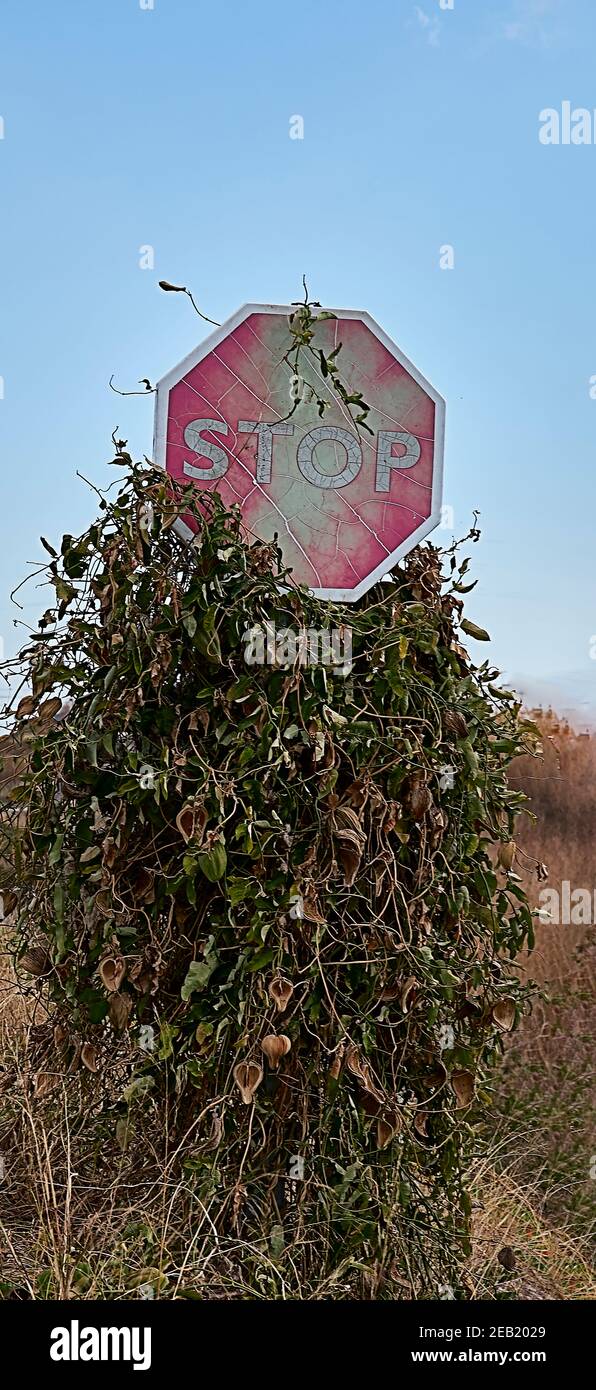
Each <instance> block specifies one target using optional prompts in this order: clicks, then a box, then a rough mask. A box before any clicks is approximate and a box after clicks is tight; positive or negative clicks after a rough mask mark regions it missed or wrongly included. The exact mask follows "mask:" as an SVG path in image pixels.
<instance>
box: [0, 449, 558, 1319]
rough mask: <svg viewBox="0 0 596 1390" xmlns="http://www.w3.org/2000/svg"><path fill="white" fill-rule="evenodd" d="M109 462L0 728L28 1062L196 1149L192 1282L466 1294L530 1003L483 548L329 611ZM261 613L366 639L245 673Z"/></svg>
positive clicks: (187, 499)
mask: <svg viewBox="0 0 596 1390" xmlns="http://www.w3.org/2000/svg"><path fill="white" fill-rule="evenodd" d="M115 463H116V464H117V465H120V467H121V469H123V471H124V477H123V478H121V480H120V483H119V484H118V487H119V491H118V492H117V496H116V497H115V499H112V497H111V490H110V491H108V492H107V493H106V494H104V495H102V496H101V500H100V504H99V516H98V519H97V520H96V521H95V522H94V524H93V525H92V526H91V527H90V528H89V529H88V530H87V531H86V532H85V534H84V535H82V536H81V537H80V538H78V539H73V537H72V536H65V537H64V539H63V541H62V546H61V551H60V554H59V555H58V554H57V553H55V552H53V551H51V547H48V543H47V542H44V544H45V545H46V548H49V549H50V551H51V554H52V559H51V561H50V563H49V565H48V579H49V582H50V584H51V585H52V586H53V588H54V590H55V599H54V601H53V604H52V606H51V607H50V608H49V609H48V610H47V612H46V613H45V614H44V616H43V617H42V619H41V621H40V623H39V628H38V631H37V632H35V633H34V634H33V635H32V638H31V640H30V642H29V643H28V645H27V646H26V647H25V648H24V650H23V651H22V652H21V654H20V657H19V661H18V663H17V665H18V671H19V675H20V677H21V679H22V682H24V683H25V685H26V687H27V690H28V691H30V692H31V693H27V694H26V695H25V696H24V697H22V698H21V699H20V702H19V703H18V705H17V707H16V710H14V709H13V706H14V703H15V700H16V699H18V696H17V697H15V700H13V701H12V703H11V705H10V706H9V708H8V710H7V711H6V714H5V718H6V724H7V730H8V735H7V737H8V739H9V744H10V747H9V746H8V745H6V750H5V751H8V752H9V753H10V755H11V759H12V761H11V762H10V775H11V779H12V787H11V790H10V809H8V810H7V811H6V812H5V815H4V819H3V826H2V829H3V840H4V847H3V863H4V869H3V890H4V900H5V911H7V910H8V911H10V912H12V914H13V920H14V924H15V925H14V928H13V939H14V954H15V960H16V963H17V970H18V972H19V974H20V977H21V978H24V976H25V975H27V978H28V979H29V980H30V979H31V977H33V979H34V981H35V983H34V985H33V986H31V985H29V988H30V989H34V990H37V991H40V992H41V996H42V997H43V998H45V999H46V1000H47V1002H48V1005H49V1008H50V1020H51V1027H48V1028H47V1029H46V1032H45V1034H44V1033H43V1029H42V1030H41V1032H42V1034H43V1036H44V1038H45V1043H44V1046H45V1048H46V1055H45V1059H41V1060H40V1057H39V1055H38V1056H37V1064H38V1065H39V1068H40V1072H39V1073H38V1075H41V1076H42V1077H43V1076H48V1075H51V1074H52V1073H66V1072H71V1073H72V1072H74V1071H77V1073H78V1074H79V1075H82V1076H85V1077H86V1078H87V1080H86V1085H87V1086H88V1087H89V1093H90V1095H91V1094H93V1095H94V1096H97V1094H98V1093H99V1095H100V1098H101V1104H102V1106H103V1121H102V1123H103V1125H104V1128H105V1124H106V1116H107V1118H108V1120H109V1121H110V1124H112V1126H113V1129H114V1133H115V1135H116V1138H117V1140H118V1142H119V1143H120V1145H121V1146H122V1145H125V1144H127V1143H128V1144H130V1142H131V1135H134V1133H135V1130H136V1128H138V1129H139V1132H140V1131H141V1129H142V1125H143V1123H147V1121H148V1122H149V1123H150V1124H151V1126H152V1130H153V1142H154V1143H155V1135H156V1133H157V1134H159V1132H160V1128H161V1129H163V1131H164V1132H165V1129H166V1127H167V1130H168V1134H169V1135H170V1136H171V1135H172V1134H179V1135H181V1136H186V1137H185V1138H184V1140H183V1142H181V1144H180V1154H179V1161H180V1165H181V1170H182V1172H183V1174H184V1175H185V1176H186V1180H187V1181H188V1183H189V1186H190V1189H191V1190H192V1192H193V1194H194V1196H195V1197H198V1198H199V1200H200V1203H201V1211H202V1212H208V1231H209V1232H211V1233H212V1249H211V1251H210V1255H209V1259H208V1261H207V1263H206V1272H205V1278H204V1280H203V1283H202V1286H201V1290H200V1292H201V1296H203V1297H235V1296H257V1297H258V1296H263V1297H268V1298H270V1297H278V1296H279V1297H282V1296H284V1297H287V1296H300V1297H303V1296H304V1297H308V1296H310V1295H311V1293H312V1290H314V1289H315V1288H316V1289H317V1291H318V1296H319V1297H323V1298H326V1297H327V1298H338V1297H345V1296H352V1297H372V1298H396V1297H399V1296H400V1290H403V1285H404V1282H407V1285H408V1288H409V1289H411V1290H413V1291H414V1295H415V1296H416V1295H424V1294H426V1295H427V1296H428V1295H430V1296H431V1297H432V1296H435V1297H436V1296H438V1295H440V1291H441V1289H443V1290H445V1289H447V1292H448V1295H449V1292H450V1290H451V1289H453V1290H454V1292H455V1294H456V1296H458V1295H459V1296H465V1281H464V1278H463V1276H462V1273H461V1269H462V1258H463V1257H464V1256H465V1254H466V1252H467V1249H468V1239H469V1215H470V1200H469V1197H468V1194H467V1191H466V1183H465V1170H466V1165H467V1161H468V1158H469V1157H470V1156H471V1154H472V1153H473V1151H474V1149H475V1146H476V1143H477V1139H476V1128H475V1121H476V1119H477V1117H478V1116H479V1115H480V1114H481V1113H482V1103H483V1100H484V1099H485V1094H484V1092H483V1078H484V1077H485V1075H486V1074H487V1071H488V1068H489V1067H490V1066H491V1065H492V1063H493V1062H494V1059H495V1056H497V1055H498V1054H499V1053H500V1050H501V1047H502V1037H503V1035H504V1034H505V1033H507V1032H508V1031H509V1030H510V1029H511V1028H512V1027H513V1026H514V1023H515V1021H516V1019H517V1018H518V1017H519V1015H520V1012H521V1011H523V1008H524V1002H525V999H526V997H527V991H526V990H525V988H522V987H521V986H520V985H519V984H518V982H517V979H516V976H515V970H514V966H513V965H512V962H513V960H514V958H515V956H516V955H517V954H518V952H519V951H520V950H521V949H522V947H523V945H524V943H525V942H526V941H527V940H528V939H530V940H531V928H532V916H531V913H530V911H529V908H528V906H527V903H526V901H525V898H524V894H523V892H522V890H521V887H520V884H519V880H518V879H517V877H516V875H515V874H514V873H513V871H512V867H511V865H512V855H513V844H512V835H513V831H514V820H515V814H516V810H517V808H518V807H519V805H520V804H521V803H522V801H523V797H522V796H521V795H520V794H519V793H512V792H511V791H510V790H509V789H508V785H507V779H506V768H507V765H508V763H509V761H510V759H511V758H512V757H513V756H515V755H516V754H518V753H520V752H523V751H524V749H527V748H529V747H530V746H531V742H532V738H533V734H532V727H531V726H530V725H524V724H522V723H520V721H519V707H518V706H517V705H516V703H515V701H514V699H513V697H512V696H511V695H510V694H508V693H507V692H502V691H501V690H499V688H498V687H496V686H495V685H494V680H495V678H496V676H497V674H498V673H497V672H496V671H494V670H491V669H490V668H489V665H488V664H487V663H484V664H483V665H482V666H480V667H479V668H476V667H475V666H474V665H473V664H472V662H471V660H470V658H469V657H468V655H467V653H466V651H465V650H464V648H463V647H462V646H461V645H460V643H459V640H458V624H459V623H460V621H461V610H462V599H461V597H460V595H461V593H462V592H465V591H466V586H465V584H462V577H463V574H464V572H465V569H466V568H467V564H468V561H467V560H464V561H462V562H459V560H458V552H457V551H456V549H455V548H453V549H452V551H450V552H448V553H447V557H446V559H447V561H448V565H447V570H448V574H449V577H448V578H447V579H446V578H444V576H443V572H442V557H441V555H440V553H439V552H438V551H437V550H436V549H435V548H434V547H433V546H431V545H428V546H425V547H424V548H419V549H417V550H415V551H414V552H412V553H411V554H410V556H409V557H408V560H407V561H406V562H405V564H404V565H403V566H401V567H400V568H399V570H398V571H397V572H396V574H395V575H394V577H393V580H392V582H390V583H384V584H379V585H377V586H376V587H375V588H374V589H373V590H372V591H371V592H370V593H369V594H368V595H367V596H366V598H364V599H362V600H361V601H360V602H359V603H358V604H356V605H354V606H351V607H350V608H349V609H348V608H343V609H342V608H340V607H338V606H337V605H331V604H321V603H320V602H317V601H316V600H314V599H312V598H311V597H310V595H309V594H308V593H307V592H305V591H303V590H299V589H297V588H295V587H294V586H293V585H292V580H291V575H288V574H284V573H283V571H282V570H281V568H280V563H281V556H280V552H279V550H278V548H277V546H276V544H275V541H273V542H272V543H271V544H264V543H262V542H256V543H254V544H248V543H247V542H246V540H245V539H244V538H243V535H242V533H241V528H240V521H239V517H238V516H237V515H236V514H235V513H233V512H232V513H230V512H226V511H225V510H224V509H223V507H222V505H221V503H220V501H219V499H218V497H217V495H216V494H209V495H206V496H204V497H203V498H199V497H198V496H197V494H196V492H195V491H194V489H193V488H189V489H185V490H184V491H177V490H174V489H173V488H172V486H171V484H170V480H169V479H167V478H166V477H165V475H164V474H163V473H162V472H161V470H158V469H154V468H152V467H150V466H141V465H136V464H133V463H132V461H131V460H130V458H129V456H128V454H126V452H125V446H124V444H123V443H119V445H118V452H117V456H116V459H115ZM183 516H184V517H186V519H187V520H189V519H192V524H193V526H194V527H196V528H197V530H196V536H195V539H194V541H193V542H192V543H191V544H189V543H188V541H186V540H184V539H181V538H180V535H179V533H178V530H177V528H176V525H175V523H176V521H177V519H178V518H180V517H183ZM472 534H473V535H474V534H476V533H472ZM267 622H272V623H274V625H275V629H276V630H277V632H279V631H280V630H283V629H287V628H291V629H293V630H294V631H296V630H297V631H303V630H304V629H308V628H312V627H314V628H317V629H318V628H320V627H321V626H324V627H329V628H331V627H335V628H338V627H340V626H341V624H349V625H350V627H351V630H352V642H353V670H352V672H351V673H350V674H349V675H346V674H345V673H343V674H340V673H339V672H338V671H334V670H332V669H331V668H330V667H326V666H323V665H319V666H317V667H310V666H308V665H302V664H300V662H299V661H295V662H294V663H293V664H292V665H290V666H287V665H286V666H284V665H283V664H281V665H280V662H279V660H278V661H276V662H274V664H263V665H253V666H248V665H247V663H246V661H245V651H244V647H243V643H245V641H246V633H247V630H248V631H250V630H254V629H255V628H256V627H257V628H261V629H262V628H264V625H265V624H266V623H267ZM463 629H464V631H468V632H469V633H471V634H472V635H478V629H476V628H475V627H474V626H473V625H472V624H466V623H465V622H464V624H463ZM481 635H483V634H481ZM484 635H485V634H484ZM253 636H254V631H253ZM8 674H9V676H10V678H11V679H12V680H14V676H15V670H14V668H11V670H10V671H9V672H8ZM21 688H22V686H21ZM19 693H20V691H19ZM495 840H497V841H500V842H501V848H500V856H499V858H500V865H498V866H497V867H495V865H494V863H493V860H492V858H491V856H490V855H489V848H490V846H491V845H492V844H493V843H494V841H495ZM493 858H494V856H493ZM39 1089H40V1092H41V1093H43V1092H44V1091H45V1090H46V1089H47V1088H46V1086H45V1084H44V1083H43V1082H42V1083H41V1085H40V1087H39ZM40 1103H41V1102H40ZM110 1116H111V1120H110Z"/></svg>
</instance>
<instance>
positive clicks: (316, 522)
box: [154, 304, 445, 602]
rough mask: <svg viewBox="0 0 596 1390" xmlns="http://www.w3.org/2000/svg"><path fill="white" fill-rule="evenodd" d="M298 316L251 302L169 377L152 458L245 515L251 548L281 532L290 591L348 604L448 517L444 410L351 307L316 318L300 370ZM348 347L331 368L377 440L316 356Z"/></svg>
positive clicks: (161, 387) (161, 389) (160, 399)
mask: <svg viewBox="0 0 596 1390" xmlns="http://www.w3.org/2000/svg"><path fill="white" fill-rule="evenodd" d="M315 312H316V311H315ZM327 312H329V311H327ZM293 313H295V307H294V308H291V307H290V306H287V305H285V306H284V305H273V304H245V305H244V307H243V308H242V309H239V310H238V312H237V313H236V314H234V316H233V317H232V318H231V319H228V321H227V323H225V324H223V326H222V327H221V328H218V329H217V331H216V332H215V333H212V334H210V336H209V337H208V338H207V339H206V340H205V341H204V342H203V343H201V345H200V346H199V347H198V348H196V349H195V351H194V352H191V354H190V356H189V357H187V358H186V359H185V361H184V362H181V363H180V365H179V366H178V367H175V368H174V370H173V371H171V372H169V373H168V374H167V376H165V377H163V379H162V380H161V381H160V382H159V383H158V386H157V401H156V414H155V441H154V444H155V459H156V461H157V462H158V463H160V464H162V465H163V466H164V467H165V468H166V469H167V471H168V473H170V474H171V476H172V477H173V478H175V479H176V480H177V481H179V482H181V483H184V484H188V482H189V480H191V479H194V480H195V481H196V484H197V488H199V489H201V490H211V489H214V488H215V489H217V491H218V492H219V493H220V495H221V497H222V499H223V501H224V502H225V503H226V504H228V505H231V504H232V503H236V504H238V506H239V507H240V509H241V512H242V519H243V526H244V529H245V532H246V534H247V537H248V538H249V539H255V538H259V539H261V540H264V541H270V540H272V539H273V537H274V536H275V535H276V536H277V540H278V544H279V545H280V546H281V549H282V552H283V558H284V563H285V565H286V566H288V567H289V568H290V569H291V571H292V579H293V580H294V581H295V582H296V583H299V584H306V585H308V587H309V588H310V589H311V590H312V592H313V593H314V594H315V595H316V596H317V597H318V598H324V599H336V600H338V601H345V602H350V601H353V600H355V599H357V598H360V596H361V595H362V594H364V593H366V590H367V589H369V588H370V586H371V584H373V583H374V582H375V580H377V579H380V578H381V576H382V575H384V574H386V572H387V571H388V570H390V569H391V566H392V565H393V564H394V563H395V561H396V560H399V559H400V558H401V556H403V555H405V554H406V553H407V552H408V550H411V549H412V547H413V546H414V545H417V543H418V542H419V541H420V540H422V539H423V537H424V536H426V535H428V533H429V531H431V530H432V529H433V527H434V526H436V525H437V523H438V521H439V520H440V514H441V488H442V471H443V436H444V418H445V403H444V401H443V399H442V397H441V396H440V395H439V394H438V393H437V392H436V391H435V390H434V388H433V387H432V386H431V385H430V384H429V382H428V381H426V380H425V378H424V377H423V376H422V375H421V373H420V372H419V371H417V369H416V368H415V367H414V366H412V363H411V362H409V361H408V359H407V357H404V354H403V353H402V352H400V350H399V348H397V347H396V346H395V343H392V342H391V339H390V338H388V337H387V334H386V333H384V332H383V330H382V329H381V328H379V326H378V324H376V323H375V322H374V320H373V319H372V318H370V316H369V315H368V314H366V313H361V312H359V311H357V310H355V309H339V310H337V311H335V312H334V316H333V317H323V318H321V319H320V320H318V321H317V323H316V326H315V332H314V338H313V340H312V344H311V348H310V349H309V348H303V349H302V350H301V352H300V356H299V361H298V368H297V370H296V364H295V348H294V339H293V337H292V334H291V331H290V323H289V320H290V316H291V315H292V314H293ZM340 344H341V349H340V351H339V353H337V355H336V357H335V358H334V359H333V360H334V362H335V364H336V366H337V370H338V372H339V376H340V379H341V382H342V384H343V385H344V387H345V388H346V390H347V392H348V394H354V395H355V396H357V395H358V393H359V392H360V393H361V394H362V396H363V398H364V400H365V402H366V403H367V405H368V406H369V407H370V409H369V412H368V414H367V415H366V417H365V423H366V425H367V426H368V431H370V432H368V431H367V430H365V429H364V428H363V426H362V425H358V424H356V423H355V416H356V414H357V413H359V412H358V409H357V407H354V406H350V404H346V403H345V402H344V401H343V400H342V399H341V398H340V397H338V396H337V393H336V392H335V391H334V389H333V386H332V384H330V379H329V377H325V375H324V369H323V367H322V365H321V359H320V355H319V353H320V351H322V353H323V354H324V357H325V358H327V357H328V356H329V354H330V353H333V352H334V351H335V349H336V348H338V347H339V345H340ZM321 400H323V401H325V402H326V403H327V404H326V408H325V409H324V411H323V413H322V414H321V411H320V405H319V402H320V401H321ZM185 530H186V534H188V535H190V534H191V533H190V531H189V529H188V527H186V528H185Z"/></svg>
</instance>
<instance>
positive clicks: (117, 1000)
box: [110, 994, 132, 1033]
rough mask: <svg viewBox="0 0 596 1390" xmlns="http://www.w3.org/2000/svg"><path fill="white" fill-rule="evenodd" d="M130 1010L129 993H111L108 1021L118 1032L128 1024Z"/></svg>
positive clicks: (130, 1000)
mask: <svg viewBox="0 0 596 1390" xmlns="http://www.w3.org/2000/svg"><path fill="white" fill-rule="evenodd" d="M131 1011H132V999H131V997H130V994H113V995H112V998H111V1000H110V1023H111V1024H112V1027H113V1028H115V1029H116V1030H117V1031H118V1032H119V1033H120V1032H122V1030H123V1029H124V1028H126V1027H127V1025H128V1020H129V1018H130V1015H131Z"/></svg>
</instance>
